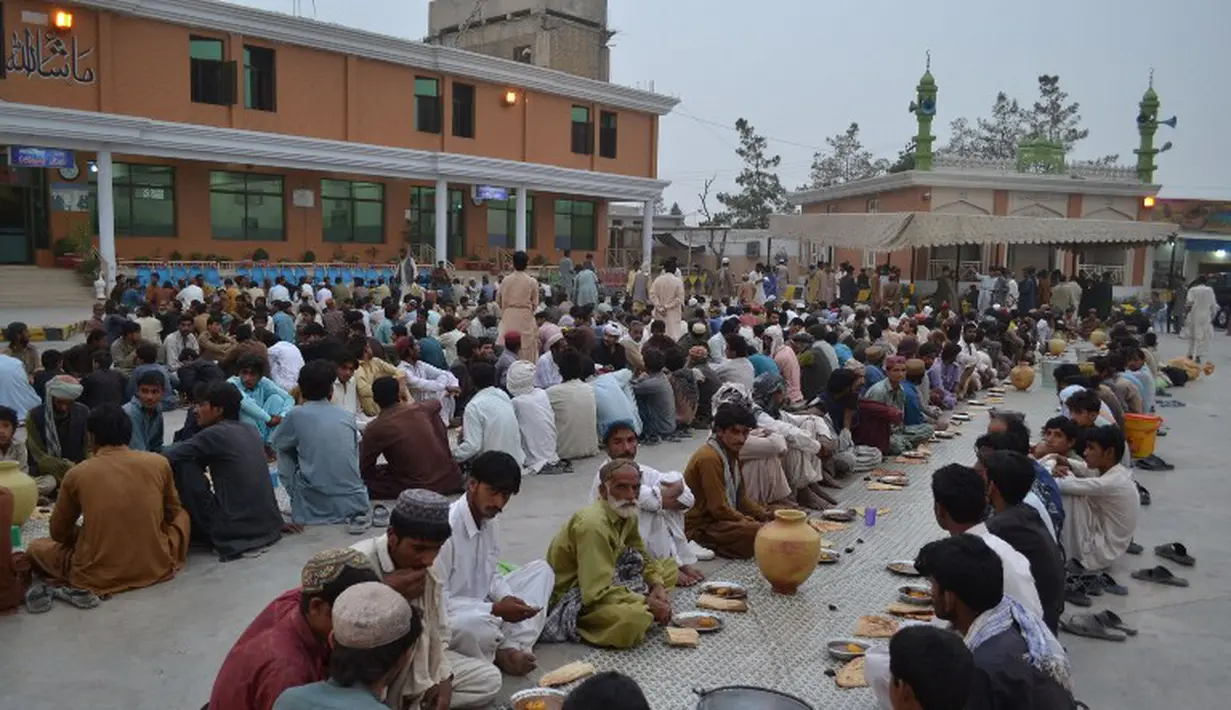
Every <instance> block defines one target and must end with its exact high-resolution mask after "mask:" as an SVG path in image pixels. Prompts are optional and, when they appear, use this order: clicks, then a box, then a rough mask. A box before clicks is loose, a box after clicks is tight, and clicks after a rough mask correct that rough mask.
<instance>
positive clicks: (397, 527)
mask: <svg viewBox="0 0 1231 710" xmlns="http://www.w3.org/2000/svg"><path fill="white" fill-rule="evenodd" d="M389 527H390V528H392V529H393V534H394V535H397V536H398V538H401V539H406V540H425V541H428V542H439V543H441V544H442V545H443V544H444V543H445V541H447V540H448V539H449V537H450V536H451V535H452V534H453V528H452V527H450V525H449V522H448V521H447V520H446V521H443V522H436V521H428V520H412V519H410V518H408V517H406V515H404V514H403V513H402V512H401V511H399V510H398V509H397V508H394V509H393V514H392V515H390V516H389Z"/></svg>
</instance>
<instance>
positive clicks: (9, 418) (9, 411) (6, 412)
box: [0, 405, 631, 432]
mask: <svg viewBox="0 0 1231 710" xmlns="http://www.w3.org/2000/svg"><path fill="white" fill-rule="evenodd" d="M0 422H8V423H9V424H12V425H13V431H14V432H16V431H17V412H16V411H15V410H14V409H13V408H12V407H5V406H4V405H0ZM629 426H630V427H631V425H629ZM613 428H614V427H613Z"/></svg>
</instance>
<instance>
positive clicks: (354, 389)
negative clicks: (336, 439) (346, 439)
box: [329, 357, 372, 433]
mask: <svg viewBox="0 0 1231 710" xmlns="http://www.w3.org/2000/svg"><path fill="white" fill-rule="evenodd" d="M358 367H359V362H358V361H357V360H355V359H354V358H353V357H351V358H348V359H345V360H343V361H342V362H341V363H339V364H338V379H336V380H334V381H333V395H332V396H331V397H330V398H329V403H330V404H332V405H335V406H338V407H341V408H342V409H345V410H346V411H348V412H350V413H351V414H353V415H354V416H355V424H356V425H358V427H359V431H360V433H362V432H363V428H364V427H365V426H367V425H368V422H370V421H372V419H371V418H370V417H368V415H366V414H364V413H363V409H361V408H360V407H359V384H358V383H357V382H355V369H356V368H358Z"/></svg>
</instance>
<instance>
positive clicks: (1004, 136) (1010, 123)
mask: <svg viewBox="0 0 1231 710" xmlns="http://www.w3.org/2000/svg"><path fill="white" fill-rule="evenodd" d="M1028 125H1029V118H1028V117H1027V115H1026V113H1025V111H1023V110H1022V107H1021V105H1019V104H1018V103H1017V99H1010V98H1009V97H1008V96H1007V95H1006V94H1005V93H1004V92H1003V91H1001V92H1000V93H998V94H996V101H995V102H993V103H992V115H991V117H990V118H980V119H978V120H977V121H976V126H977V127H976V128H975V145H976V146H977V151H978V154H979V156H980V157H983V158H999V159H1001V160H1012V159H1013V158H1015V157H1017V146H1018V145H1019V144H1021V142H1022V140H1023V139H1024V138H1026V137H1027V136H1028V135H1029V128H1028Z"/></svg>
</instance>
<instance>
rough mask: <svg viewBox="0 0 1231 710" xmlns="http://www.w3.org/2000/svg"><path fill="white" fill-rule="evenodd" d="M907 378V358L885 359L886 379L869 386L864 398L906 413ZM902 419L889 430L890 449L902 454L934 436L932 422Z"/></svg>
mask: <svg viewBox="0 0 1231 710" xmlns="http://www.w3.org/2000/svg"><path fill="white" fill-rule="evenodd" d="M904 379H906V358H904V357H901V356H897V355H895V356H893V357H891V358H888V359H886V360H885V379H883V380H881V381H880V382H877V383H876V384H874V385H872V386H871V387H869V388H868V391H867V392H866V393H864V395H863V398H864V399H866V400H870V401H873V402H878V403H880V404H884V405H886V406H889V407H893V408H894V409H896V410H898V411H899V412H902V414H903V416H905V413H906V392H905V390H903V389H902V380H904ZM902 422H903V420H902V419H898V420H897V423H895V424H893V425H892V428H891V429H890V432H889V451H890V453H893V454H900V453H902V452H903V451H909V450H911V449H913V448H915V447H916V446H918V445H919V444H922V443H925V442H927V440H928V439H931V438H932V434H933V433H935V431H936V430H935V429H934V428H933V427H932V425H931V424H912V425H905V424H903V423H902Z"/></svg>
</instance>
